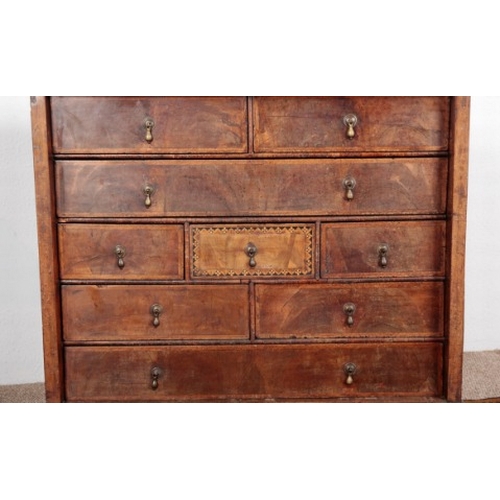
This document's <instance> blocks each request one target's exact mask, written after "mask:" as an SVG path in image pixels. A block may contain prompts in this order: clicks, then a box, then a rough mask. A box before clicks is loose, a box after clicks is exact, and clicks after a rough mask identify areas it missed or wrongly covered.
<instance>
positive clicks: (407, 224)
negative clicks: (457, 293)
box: [321, 221, 446, 278]
mask: <svg viewBox="0 0 500 500" xmlns="http://www.w3.org/2000/svg"><path fill="white" fill-rule="evenodd" d="M445 254H446V222H445V221H392V222H388V221H385V222H360V223H333V224H324V225H323V226H322V234H321V258H322V261H321V275H322V277H324V278H340V277H341V278H348V277H357V278H360V277H374V276H377V277H380V278H382V277H399V278H405V277H420V278H423V277H443V276H444V274H445ZM384 257H385V262H384Z"/></svg>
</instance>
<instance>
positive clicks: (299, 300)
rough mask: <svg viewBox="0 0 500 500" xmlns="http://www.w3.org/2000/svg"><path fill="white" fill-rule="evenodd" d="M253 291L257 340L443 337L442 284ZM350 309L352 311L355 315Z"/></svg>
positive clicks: (283, 287) (279, 287)
mask: <svg viewBox="0 0 500 500" xmlns="http://www.w3.org/2000/svg"><path fill="white" fill-rule="evenodd" d="M255 288H256V337H257V338H295V339H303V338H351V339H352V338H361V337H366V338H370V337H371V338H374V337H378V338H380V337H384V338H397V337H399V338H412V337H413V338H414V337H441V336H442V335H443V324H444V315H443V301H444V285H443V283H435V282H428V283H412V282H409V283H397V282H395V283H359V284H355V285H353V284H350V285H347V284H346V285H325V284H303V285H300V284H290V285H260V284H257V285H256V286H255ZM348 304H352V305H353V306H354V310H353V312H352V314H351V313H350V312H349V310H347V309H346V306H347V305H348ZM349 317H350V318H351V320H352V324H351V325H349Z"/></svg>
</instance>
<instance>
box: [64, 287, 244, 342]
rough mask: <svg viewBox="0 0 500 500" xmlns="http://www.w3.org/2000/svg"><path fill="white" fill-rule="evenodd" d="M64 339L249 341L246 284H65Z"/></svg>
mask: <svg viewBox="0 0 500 500" xmlns="http://www.w3.org/2000/svg"><path fill="white" fill-rule="evenodd" d="M62 309H63V332H64V339H65V340H66V341H105V340H108V341H124V340H129V341H130V340H190V339H208V340H211V339H248V338H249V311H248V288H247V287H246V286H244V285H228V286H213V285H190V286H185V285H170V286H162V285H129V286H122V285H106V286H93V285H66V286H63V287H62Z"/></svg>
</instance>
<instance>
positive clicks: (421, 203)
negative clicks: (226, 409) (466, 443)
mask: <svg viewBox="0 0 500 500" xmlns="http://www.w3.org/2000/svg"><path fill="white" fill-rule="evenodd" d="M469 103H470V100H469V98H468V97H33V98H32V132H33V151H34V168H35V180H36V197H37V214H38V229H39V247H40V267H41V287H42V305H43V327H44V353H45V374H46V380H45V382H46V393H47V400H48V401H75V402H76V401H82V402H84V401H89V402H90V401H152V402H154V401H158V402H160V401H177V402H179V401H180V402H182V401H353V400H361V401H363V400H364V401H370V400H380V401H382V400H385V401H443V400H447V401H460V399H461V384H462V380H461V374H462V349H463V290H464V286H463V281H464V247H465V244H464V241H465V223H466V219H465V213H466V194H467V163H468V133H469Z"/></svg>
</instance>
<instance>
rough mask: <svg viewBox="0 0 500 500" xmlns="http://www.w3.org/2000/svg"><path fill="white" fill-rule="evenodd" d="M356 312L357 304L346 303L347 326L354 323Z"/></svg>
mask: <svg viewBox="0 0 500 500" xmlns="http://www.w3.org/2000/svg"><path fill="white" fill-rule="evenodd" d="M355 312H356V306H355V305H354V304H353V303H352V302H348V303H347V304H344V314H345V315H346V316H347V320H346V323H347V326H349V327H351V326H352V325H354V313H355Z"/></svg>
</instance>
